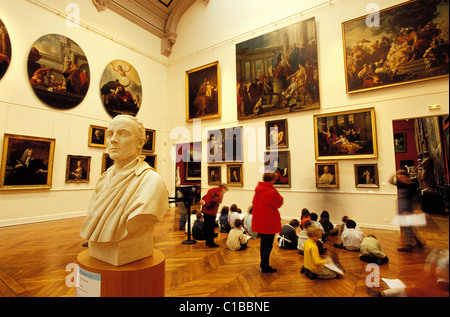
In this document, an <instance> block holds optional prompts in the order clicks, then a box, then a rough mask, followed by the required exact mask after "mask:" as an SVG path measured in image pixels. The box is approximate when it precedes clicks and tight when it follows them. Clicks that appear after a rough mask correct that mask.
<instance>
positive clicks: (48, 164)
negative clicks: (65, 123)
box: [0, 133, 55, 189]
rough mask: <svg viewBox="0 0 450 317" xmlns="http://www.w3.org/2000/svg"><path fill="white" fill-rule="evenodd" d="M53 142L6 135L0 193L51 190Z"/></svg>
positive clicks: (39, 138)
mask: <svg viewBox="0 0 450 317" xmlns="http://www.w3.org/2000/svg"><path fill="white" fill-rule="evenodd" d="M54 154H55V139H49V138H41V137H33V136H24V135H15V134H6V133H5V135H4V138H3V155H2V164H1V170H0V189H43V188H45V189H47V188H51V187H52V174H53V158H54Z"/></svg>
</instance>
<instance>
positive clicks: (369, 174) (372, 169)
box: [354, 163, 380, 188]
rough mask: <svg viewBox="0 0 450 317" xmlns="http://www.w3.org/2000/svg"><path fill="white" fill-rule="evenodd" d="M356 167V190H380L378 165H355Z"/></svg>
mask: <svg viewBox="0 0 450 317" xmlns="http://www.w3.org/2000/svg"><path fill="white" fill-rule="evenodd" d="M354 167H355V187H356V188H378V187H380V185H379V181H378V165H377V164H376V163H374V164H354Z"/></svg>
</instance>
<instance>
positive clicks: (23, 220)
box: [0, 211, 87, 227]
mask: <svg viewBox="0 0 450 317" xmlns="http://www.w3.org/2000/svg"><path fill="white" fill-rule="evenodd" d="M86 214H87V211H73V212H67V213H63V214H53V215H43V216H36V217H27V218H15V219H5V220H0V227H9V226H17V225H24V224H30V223H36V222H45V221H52V220H61V219H69V218H76V217H84V216H86Z"/></svg>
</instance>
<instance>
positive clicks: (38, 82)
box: [27, 34, 91, 109]
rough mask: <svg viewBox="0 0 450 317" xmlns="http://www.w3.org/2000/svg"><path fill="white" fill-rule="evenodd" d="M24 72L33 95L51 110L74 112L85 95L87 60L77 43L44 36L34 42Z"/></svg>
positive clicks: (57, 36) (87, 74)
mask: <svg viewBox="0 0 450 317" xmlns="http://www.w3.org/2000/svg"><path fill="white" fill-rule="evenodd" d="M27 69H28V79H29V82H30V85H31V87H32V88H33V91H34V93H35V94H36V96H37V97H38V98H39V99H40V100H41V101H42V102H44V103H45V104H47V105H48V106H50V107H52V108H56V109H71V108H74V107H76V106H77V105H79V104H80V103H81V102H82V101H83V99H84V97H85V96H86V94H87V92H88V89H89V84H90V77H91V75H90V71H89V64H88V60H87V57H86V55H85V54H84V52H83V50H82V49H81V47H80V46H78V44H77V43H75V42H74V41H72V40H71V39H69V38H67V37H65V36H63V35H59V34H47V35H44V36H41V37H40V38H39V39H38V40H37V41H36V42H34V44H33V45H32V48H31V50H30V52H29V54H28V62H27Z"/></svg>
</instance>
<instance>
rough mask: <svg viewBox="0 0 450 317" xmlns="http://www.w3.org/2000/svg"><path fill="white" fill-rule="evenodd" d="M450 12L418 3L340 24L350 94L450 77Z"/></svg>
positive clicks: (439, 1) (438, 2) (438, 3)
mask: <svg viewBox="0 0 450 317" xmlns="http://www.w3.org/2000/svg"><path fill="white" fill-rule="evenodd" d="M448 11H449V7H448V1H447V0H415V1H407V2H405V3H402V4H400V5H397V6H393V7H389V8H387V9H384V10H380V11H376V12H375V14H373V13H371V14H370V15H366V16H362V17H359V18H356V19H354V20H351V21H347V22H344V23H342V34H343V41H344V59H345V60H344V63H345V64H344V65H345V70H346V72H345V75H346V89H347V93H354V92H361V91H366V90H371V89H378V88H384V87H390V86H393V85H401V84H407V83H412V82H418V81H422V80H429V79H433V78H441V77H448V73H449V70H448V65H449V63H448V51H449V42H448V41H449V33H448V21H449V19H448Z"/></svg>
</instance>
